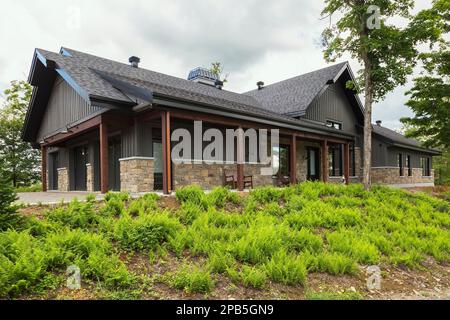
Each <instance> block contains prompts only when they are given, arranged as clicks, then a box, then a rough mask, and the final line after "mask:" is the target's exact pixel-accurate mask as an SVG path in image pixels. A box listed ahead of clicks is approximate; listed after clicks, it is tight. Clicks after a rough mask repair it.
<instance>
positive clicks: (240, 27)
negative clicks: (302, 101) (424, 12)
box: [0, 0, 430, 129]
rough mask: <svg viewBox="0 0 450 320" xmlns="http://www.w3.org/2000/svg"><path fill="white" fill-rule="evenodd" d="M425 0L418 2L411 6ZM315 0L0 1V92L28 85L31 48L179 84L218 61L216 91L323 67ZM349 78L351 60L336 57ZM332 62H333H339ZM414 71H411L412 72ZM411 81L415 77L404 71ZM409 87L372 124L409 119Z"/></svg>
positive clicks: (377, 110)
mask: <svg viewBox="0 0 450 320" xmlns="http://www.w3.org/2000/svg"><path fill="white" fill-rule="evenodd" d="M429 3H430V0H417V1H416V8H417V9H422V8H425V7H427V6H429ZM323 6H324V2H323V1H320V0H265V1H260V0H214V1H213V0H189V1H186V0H165V1H161V0H160V1H157V0H127V1H123V0H96V1H92V0H90V1H89V0H86V1H83V0H79V1H74V0H58V1H55V0H39V1H29V0H2V18H1V20H0V44H1V45H0V92H3V91H4V90H5V89H6V88H7V87H8V84H9V82H10V81H11V80H15V79H24V80H26V79H27V76H28V73H29V70H30V65H31V60H32V57H33V52H34V48H42V49H46V50H49V51H54V52H58V51H59V49H60V48H61V47H62V46H64V47H68V48H72V49H76V50H79V51H83V52H87V53H91V54H95V55H98V56H102V57H105V58H109V59H113V60H117V61H121V62H126V63H128V58H129V57H130V56H132V55H135V56H138V57H140V58H141V63H140V67H142V68H146V69H150V70H154V71H158V72H162V73H166V74H170V75H173V76H177V77H181V78H186V77H187V74H188V73H189V71H190V70H191V69H193V68H195V67H198V66H203V67H209V65H210V64H211V62H214V61H220V62H221V63H222V65H223V67H224V73H225V74H228V82H227V84H226V87H225V89H227V90H231V91H235V92H245V91H248V90H251V89H254V88H256V82H257V81H260V80H261V81H264V82H265V83H266V84H270V83H273V82H277V81H281V80H284V79H287V78H290V77H294V76H296V75H299V74H302V73H306V72H309V71H313V70H315V69H319V68H323V67H326V66H327V63H326V62H325V60H324V59H323V54H322V49H321V47H320V45H319V44H318V43H319V40H320V35H321V32H322V30H323V29H324V28H325V27H327V26H328V25H329V23H330V21H329V19H321V16H320V12H321V10H322V9H323ZM345 60H348V61H349V62H350V65H351V67H352V69H353V71H354V72H355V73H356V72H357V70H359V69H360V68H361V66H360V65H359V64H358V62H357V61H356V60H352V59H350V58H349V57H348V56H347V57H346V56H344V57H343V58H342V59H340V61H345ZM338 62H339V61H338ZM418 72H419V70H416V72H415V75H417V74H418ZM413 76H414V75H413ZM411 79H412V77H410V79H409V81H408V83H407V84H406V85H405V86H403V87H399V88H397V89H396V90H395V91H393V92H392V93H390V94H389V95H388V96H387V97H386V99H385V100H384V101H382V102H380V103H377V104H376V105H375V106H374V111H373V120H374V121H375V120H382V121H383V125H385V126H387V127H390V128H392V129H400V128H401V124H400V122H399V119H400V118H401V117H404V116H409V115H411V112H410V111H409V109H408V108H407V107H406V106H405V105H404V103H405V102H406V101H407V100H408V98H407V96H405V92H406V91H407V90H408V88H410V87H411ZM1 99H2V98H0V100H1Z"/></svg>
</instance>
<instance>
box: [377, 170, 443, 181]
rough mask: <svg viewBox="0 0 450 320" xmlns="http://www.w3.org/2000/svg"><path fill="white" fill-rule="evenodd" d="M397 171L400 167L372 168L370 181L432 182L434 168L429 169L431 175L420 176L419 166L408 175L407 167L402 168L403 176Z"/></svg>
mask: <svg viewBox="0 0 450 320" xmlns="http://www.w3.org/2000/svg"><path fill="white" fill-rule="evenodd" d="M399 171H400V169H399V168H397V167H379V168H372V170H371V179H372V183H381V184H392V185H412V184H418V183H427V184H434V170H431V176H429V177H424V176H422V169H421V168H413V169H412V176H408V168H404V173H405V176H400V174H399Z"/></svg>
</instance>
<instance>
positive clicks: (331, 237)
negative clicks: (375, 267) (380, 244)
mask: <svg viewBox="0 0 450 320" xmlns="http://www.w3.org/2000/svg"><path fill="white" fill-rule="evenodd" d="M327 241H328V245H329V248H330V250H331V251H336V252H340V253H344V254H346V255H348V256H351V257H352V258H354V259H355V260H356V261H358V262H360V263H364V264H376V263H378V262H379V261H380V253H379V252H378V249H377V247H376V246H375V245H373V244H371V243H369V242H367V241H364V240H363V239H360V238H358V237H357V236H356V234H355V233H354V232H351V231H335V232H332V233H329V234H327Z"/></svg>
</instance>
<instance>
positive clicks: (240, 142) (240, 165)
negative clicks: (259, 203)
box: [236, 127, 245, 191]
mask: <svg viewBox="0 0 450 320" xmlns="http://www.w3.org/2000/svg"><path fill="white" fill-rule="evenodd" d="M244 149H245V146H244V131H243V129H242V127H239V128H238V136H237V165H236V170H237V188H238V190H239V191H243V190H244V161H245V154H244V151H245V150H244Z"/></svg>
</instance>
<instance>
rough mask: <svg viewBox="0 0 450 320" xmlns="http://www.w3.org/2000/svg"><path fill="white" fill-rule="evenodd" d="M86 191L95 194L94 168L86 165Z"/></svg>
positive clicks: (88, 164)
mask: <svg viewBox="0 0 450 320" xmlns="http://www.w3.org/2000/svg"><path fill="white" fill-rule="evenodd" d="M86 191H88V192H94V167H93V166H92V165H91V164H90V163H87V164H86Z"/></svg>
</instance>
